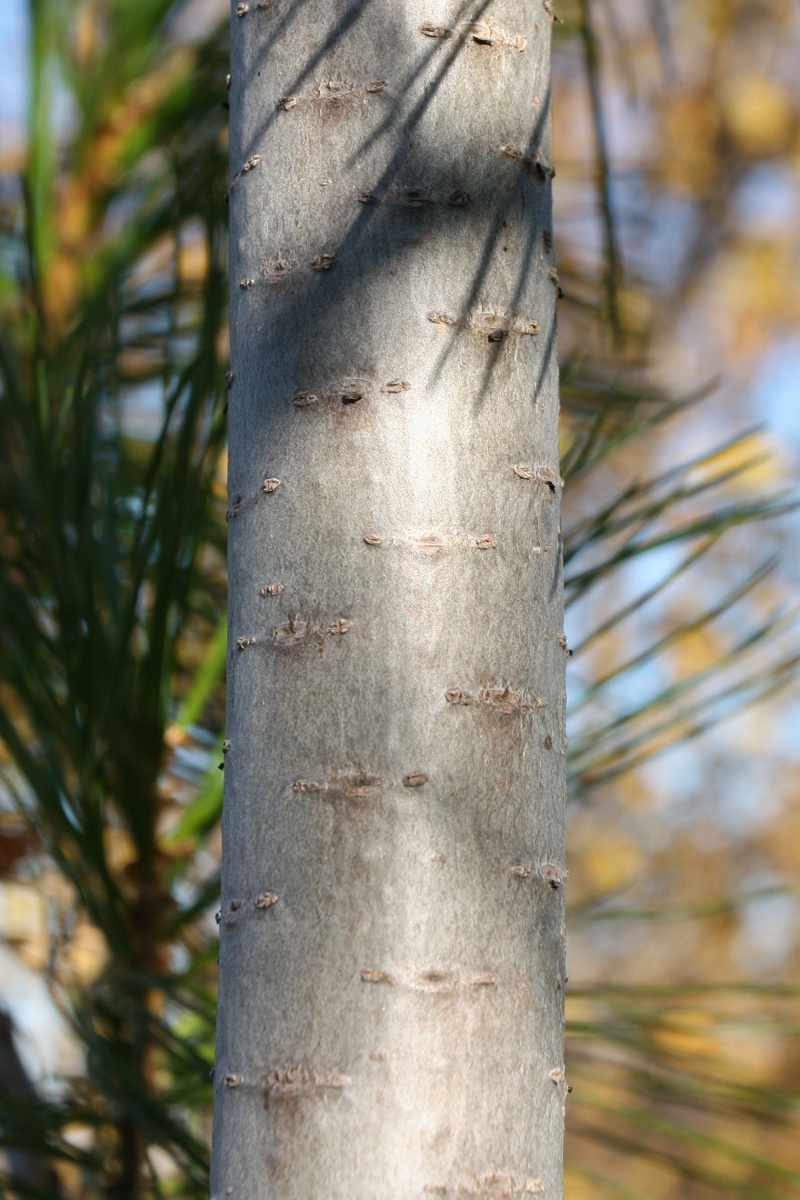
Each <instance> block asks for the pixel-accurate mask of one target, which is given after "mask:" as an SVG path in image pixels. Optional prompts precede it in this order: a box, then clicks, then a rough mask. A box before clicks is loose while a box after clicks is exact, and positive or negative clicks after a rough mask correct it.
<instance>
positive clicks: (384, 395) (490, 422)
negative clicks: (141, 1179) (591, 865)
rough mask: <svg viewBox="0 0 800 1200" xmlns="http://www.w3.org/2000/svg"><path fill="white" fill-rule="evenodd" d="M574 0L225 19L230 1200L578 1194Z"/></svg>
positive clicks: (224, 957) (279, 1) (225, 1041)
mask: <svg viewBox="0 0 800 1200" xmlns="http://www.w3.org/2000/svg"><path fill="white" fill-rule="evenodd" d="M548 8H549V5H546V4H545V3H543V0H505V2H504V3H501V2H500V0H498V2H497V3H493V2H489V3H487V2H485V0H484V2H483V3H481V2H473V3H471V4H460V5H459V4H456V3H447V2H445V0H429V2H426V3H422V0H325V2H323V0H305V2H304V0H260V2H259V0H250V3H249V6H248V5H247V4H241V5H239V6H238V13H239V14H240V15H236V12H235V14H234V17H233V23H232V31H233V40H232V83H231V90H230V98H231V101H230V102H231V163H232V171H231V176H232V179H231V186H230V206H231V229H232V232H231V271H232V276H231V279H232V326H231V328H232V345H231V361H232V373H231V378H230V381H229V382H230V385H231V386H230V411H229V416H230V494H231V511H230V514H229V518H230V654H229V671H228V688H229V702H228V738H229V742H228V744H227V746H226V758H225V784H226V787H225V811H224V820H223V837H224V856H223V901H222V909H221V921H220V935H221V950H220V1009H219V1031H218V1039H217V1065H216V1071H215V1089H216V1106H215V1127H214V1162H213V1170H212V1195H213V1196H215V1197H218V1198H219V1200H222V1198H223V1197H227V1196H231V1197H233V1198H234V1200H266V1198H267V1197H269V1198H270V1200H300V1198H302V1200H322V1198H323V1197H325V1198H331V1200H334V1198H335V1200H378V1197H386V1198H389V1200H410V1198H411V1197H425V1196H443V1197H455V1196H475V1197H479V1196H486V1197H501V1196H502V1197H505V1196H516V1195H528V1194H534V1193H541V1194H542V1195H544V1196H549V1197H557V1196H560V1195H561V1194H562V1182H561V1179H562V1173H561V1155H562V1128H563V1103H564V1096H565V1092H566V1083H565V1081H564V1076H563V982H564V961H563V911H564V910H563V894H564V892H563V886H562V884H563V881H564V866H563V863H564V803H565V783H564V749H563V746H564V691H563V688H564V660H565V643H564V639H563V635H562V628H563V626H562V620H563V610H562V588H561V554H560V529H559V512H560V500H561V496H560V480H559V477H558V430H557V420H558V412H557V403H558V402H557V367H556V358H555V315H554V308H555V299H556V285H555V274H554V271H553V270H552V256H551V247H552V237H551V233H550V229H551V225H550V221H551V215H550V214H551V195H550V178H551V174H552V172H551V170H550V168H549V166H548V164H549V153H550V151H549V120H548V109H549V54H550V16H549V13H548V11H547V9H548Z"/></svg>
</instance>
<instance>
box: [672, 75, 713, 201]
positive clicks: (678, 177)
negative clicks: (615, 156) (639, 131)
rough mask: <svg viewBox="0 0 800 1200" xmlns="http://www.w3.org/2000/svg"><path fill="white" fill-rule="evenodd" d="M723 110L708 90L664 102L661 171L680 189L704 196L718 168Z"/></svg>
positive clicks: (673, 185) (673, 97)
mask: <svg viewBox="0 0 800 1200" xmlns="http://www.w3.org/2000/svg"><path fill="white" fill-rule="evenodd" d="M718 134H719V113H718V111H717V108H716V106H715V104H714V103H713V101H712V98H711V96H710V95H709V94H708V93H707V92H693V93H691V94H688V95H682V94H676V95H673V96H670V97H669V99H668V100H667V101H666V102H665V104H664V111H663V114H662V129H661V137H660V139H659V143H658V153H659V158H658V168H657V169H658V171H659V174H660V176H661V177H662V179H663V180H664V182H665V183H666V184H667V185H668V186H669V187H671V188H674V189H676V190H678V191H683V192H688V193H689V194H690V195H702V194H703V193H704V192H705V191H706V190H707V188H708V186H709V184H710V183H711V181H712V180H713V179H714V176H715V175H716V171H717V138H718Z"/></svg>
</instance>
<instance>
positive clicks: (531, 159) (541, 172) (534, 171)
mask: <svg viewBox="0 0 800 1200" xmlns="http://www.w3.org/2000/svg"><path fill="white" fill-rule="evenodd" d="M500 153H501V154H502V155H503V157H504V158H510V159H512V160H513V161H514V162H517V163H519V164H520V165H521V166H522V167H524V169H525V170H526V171H527V172H528V174H529V175H532V176H533V177H534V179H536V180H537V181H538V182H539V183H548V182H549V181H550V180H551V179H555V176H556V171H555V167H553V166H552V165H551V163H548V162H544V161H543V159H542V158H540V156H539V155H538V154H533V155H531V154H526V153H525V151H524V150H520V148H519V146H515V145H514V143H513V142H504V143H503V145H502V146H501V147H500Z"/></svg>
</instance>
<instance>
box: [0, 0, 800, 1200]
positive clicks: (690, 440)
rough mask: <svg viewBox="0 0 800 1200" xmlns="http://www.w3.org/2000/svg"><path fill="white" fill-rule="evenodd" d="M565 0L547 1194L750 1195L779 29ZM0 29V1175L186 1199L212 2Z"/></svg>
mask: <svg viewBox="0 0 800 1200" xmlns="http://www.w3.org/2000/svg"><path fill="white" fill-rule="evenodd" d="M555 8H556V14H555V15H556V18H557V21H556V24H555V26H554V30H555V34H556V51H555V62H554V95H555V104H554V114H555V129H554V147H555V154H554V157H555V164H556V167H557V170H558V176H557V179H556V190H555V199H556V238H557V251H558V261H559V278H558V279H556V280H554V283H555V284H556V286H558V287H559V288H560V290H561V292H562V297H561V301H560V304H561V308H560V323H561V339H560V340H561V359H562V368H563V385H562V399H563V440H562V449H563V467H562V471H563V474H564V476H565V478H566V480H567V482H568V487H567V489H566V491H565V513H564V545H565V560H566V588H567V600H568V604H569V610H568V625H567V629H568V635H569V643H570V646H571V647H572V651H573V654H572V657H571V660H570V665H569V680H570V706H571V718H570V721H571V725H570V739H571V750H570V760H569V770H570V796H571V806H570V830H569V837H570V863H569V865H570V871H571V879H570V896H569V904H570V910H571V916H570V921H571V925H570V929H571V936H570V944H569V969H570V976H571V982H570V986H569V988H568V994H567V1020H568V1047H567V1066H568V1074H569V1077H570V1081H571V1083H572V1084H573V1089H574V1090H573V1093H572V1095H571V1096H570V1102H569V1110H568V1142H567V1196H568V1197H569V1200H584V1198H588V1197H623V1198H626V1200H627V1198H630V1200H633V1198H637V1200H639V1198H641V1200H645V1198H647V1200H678V1198H680V1200H706V1198H708V1200H713V1198H719V1197H721V1196H737V1195H742V1196H745V1195H746V1196H748V1197H764V1198H769V1200H773V1198H777V1197H788V1196H790V1195H794V1194H797V1188H798V1185H800V1168H799V1167H798V1151H797V1146H798V1144H799V1141H798V1139H799V1135H800V1042H798V1017H797V996H798V992H800V987H799V986H798V978H797V966H798V959H799V958H800V937H799V936H798V935H799V933H800V922H798V897H797V891H798V889H797V882H796V880H797V855H798V846H800V803H799V798H800V787H799V786H798V784H799V781H800V764H799V763H798V743H797V738H796V734H795V733H794V732H793V731H795V730H796V729H797V728H798V727H800V720H799V709H800V705H799V704H798V699H799V697H798V691H797V686H796V682H795V681H796V670H795V668H796V665H797V659H798V650H799V648H800V642H799V641H798V636H797V625H796V624H794V623H793V609H792V596H793V594H796V592H797V583H798V564H797V557H796V554H793V552H792V546H793V540H794V539H795V538H796V535H797V517H796V516H794V515H793V512H792V505H791V500H790V499H787V490H788V485H789V484H790V483H791V480H792V477H793V475H794V474H795V473H796V468H797V461H798V454H800V404H798V403H797V396H796V392H797V386H796V383H795V382H794V380H795V379H796V378H797V371H796V369H795V368H800V282H798V281H800V272H799V271H798V252H799V251H800V221H799V220H798V215H797V214H798V212H800V195H799V193H800V78H799V77H798V72H797V69H796V64H797V62H798V61H800V57H798V56H800V14H798V10H797V6H796V4H794V3H792V2H791V0H671V2H670V3H666V2H665V0H561V3H559V4H557V5H556V6H555ZM2 21H3V23H4V25H5V26H6V29H7V31H8V34H9V41H8V42H7V44H8V45H10V47H11V50H10V51H7V55H10V56H11V57H12V58H13V51H14V46H16V50H17V61H16V62H13V63H12V70H11V74H12V78H13V87H12V89H11V90H8V84H6V85H5V89H6V90H3V91H2V92H0V120H1V121H2V134H3V136H2V151H0V330H2V333H0V413H1V414H2V426H1V427H2V431H3V443H4V445H3V449H4V453H3V456H2V462H0V564H1V565H0V700H1V702H2V703H1V704H0V773H1V774H0V937H2V942H1V943H0V967H2V976H3V984H2V987H1V988H0V993H1V995H2V1005H3V1007H4V1009H5V1011H6V1013H7V1016H6V1017H2V1018H0V1148H1V1149H2V1160H1V1162H0V1166H2V1173H1V1174H0V1194H2V1195H9V1196H19V1197H23V1196H39V1195H41V1196H48V1197H63V1198H64V1200H72V1198H73V1197H75V1198H81V1200H95V1198H100V1197H105V1198H109V1200H128V1198H130V1200H134V1198H135V1200H144V1198H145V1197H147V1198H150V1197H153V1198H155V1197H162V1196H163V1197H166V1196H170V1197H173V1196H174V1197H200V1196H202V1195H203V1194H205V1189H206V1163H207V1154H208V1137H209V1102H210V1082H209V1070H210V1067H211V1065H212V1060H213V1021H214V986H215V970H216V966H215V958H216V929H215V924H214V909H215V906H216V899H217V888H218V861H219V835H218V825H217V822H218V816H219V810H220V805H221V797H222V775H221V772H220V770H219V765H220V763H221V761H222V750H221V739H222V736H223V720H224V702H223V693H224V679H223V672H224V661H225V619H224V607H225V563H224V543H225V508H226V501H225V432H224V425H225V420H224V412H225V397H226V379H225V376H226V371H227V367H228V363H227V333H226V319H227V317H226V278H225V271H226V264H225V240H226V219H227V213H226V205H225V188H226V184H227V174H228V171H227V159H226V113H225V94H226V92H225V77H226V71H227V52H226V36H227V32H226V21H227V12H226V6H225V5H224V4H223V3H222V0H184V2H182V3H175V2H174V0H169V2H168V0H137V3H136V4H130V3H127V2H126V0H27V3H26V0H14V2H13V3H9V4H8V5H7V6H6V7H5V9H4V15H3V17H2ZM14 34H16V35H17V41H16V42H14V38H13V35H14ZM7 62H8V58H7ZM6 69H7V70H8V69H9V68H8V67H7V68H6ZM762 422H766V424H762ZM776 518H780V519H776ZM756 701H757V702H758V703H756Z"/></svg>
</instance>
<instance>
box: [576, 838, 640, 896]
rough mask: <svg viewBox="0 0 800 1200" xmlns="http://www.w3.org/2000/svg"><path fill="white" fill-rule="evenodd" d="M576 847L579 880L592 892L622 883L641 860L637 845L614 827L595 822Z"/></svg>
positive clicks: (615, 886)
mask: <svg viewBox="0 0 800 1200" xmlns="http://www.w3.org/2000/svg"><path fill="white" fill-rule="evenodd" d="M581 832H584V831H583V830H582V831H581ZM586 832H588V830H587V831H586ZM581 840H583V839H581ZM576 849H577V853H578V854H579V856H580V875H581V878H582V881H583V882H584V883H585V884H587V885H588V887H589V890H590V891H591V892H592V893H593V894H597V893H604V892H613V891H616V890H617V889H618V888H621V887H624V886H625V885H626V884H628V883H630V882H631V880H632V879H633V878H634V877H635V876H636V875H637V874H639V872H640V871H641V870H642V867H643V864H644V861H645V856H644V854H643V851H642V848H641V846H639V845H638V843H637V842H635V841H634V840H633V839H632V838H630V837H628V835H627V834H625V833H623V832H622V830H620V829H618V828H614V827H598V826H597V825H595V827H594V828H593V829H592V830H591V833H590V835H589V836H588V837H587V839H586V841H585V843H584V844H583V846H578V847H577V848H576Z"/></svg>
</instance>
